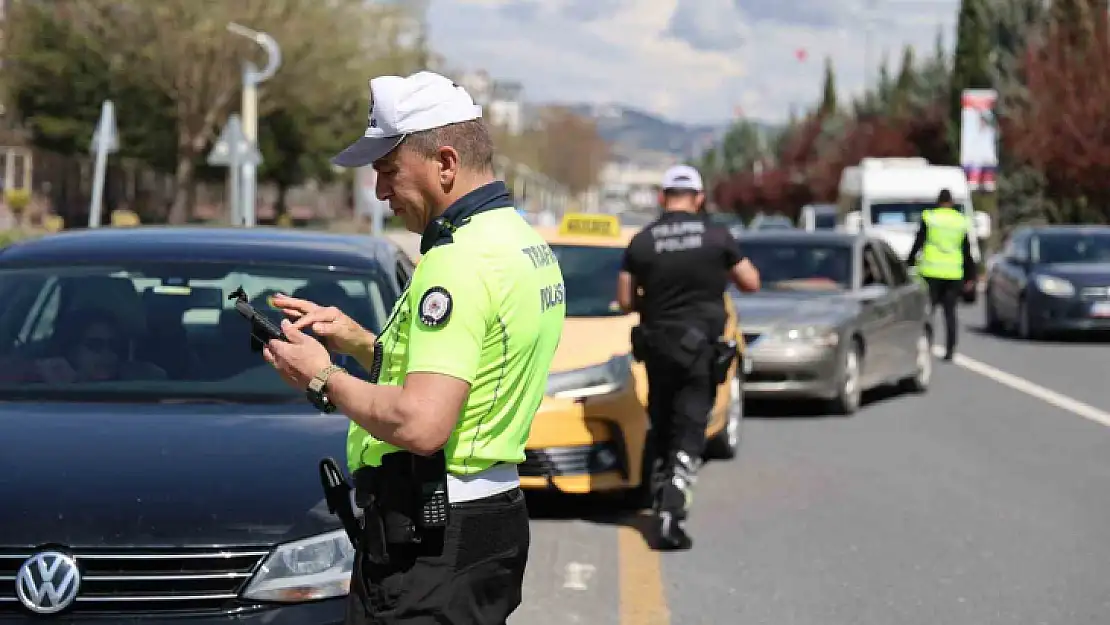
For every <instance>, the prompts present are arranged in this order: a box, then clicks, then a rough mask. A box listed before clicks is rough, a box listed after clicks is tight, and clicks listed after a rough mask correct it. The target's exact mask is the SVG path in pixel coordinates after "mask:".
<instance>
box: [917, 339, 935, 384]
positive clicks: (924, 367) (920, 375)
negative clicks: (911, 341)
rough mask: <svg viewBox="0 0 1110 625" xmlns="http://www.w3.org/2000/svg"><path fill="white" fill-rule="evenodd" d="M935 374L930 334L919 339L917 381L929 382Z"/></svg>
mask: <svg viewBox="0 0 1110 625" xmlns="http://www.w3.org/2000/svg"><path fill="white" fill-rule="evenodd" d="M932 375H933V348H932V342H931V341H929V335H927V334H922V335H921V337H920V338H918V339H917V381H918V382H920V383H921V384H927V383H928V382H929V378H930V377H932Z"/></svg>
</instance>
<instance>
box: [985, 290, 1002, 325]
mask: <svg viewBox="0 0 1110 625" xmlns="http://www.w3.org/2000/svg"><path fill="white" fill-rule="evenodd" d="M983 322H984V323H983V325H984V326H985V327H986V329H987V332H990V333H991V334H998V335H1001V334H1003V333H1004V332H1005V327H1004V325H1003V323H1002V320H1001V319H999V318H998V310H997V309H996V308H995V307H994V300H993V299H991V290H990V285H989V284H988V285H987V290H986V291H984V292H983Z"/></svg>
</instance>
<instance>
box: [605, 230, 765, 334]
mask: <svg viewBox="0 0 1110 625" xmlns="http://www.w3.org/2000/svg"><path fill="white" fill-rule="evenodd" d="M742 259H743V255H742V254H741V253H740V246H739V244H738V243H737V242H736V239H734V238H732V234H731V233H729V231H728V228H726V227H724V226H722V225H719V224H715V223H712V222H710V221H709V220H708V219H706V218H705V217H704V216H702V215H695V214H691V213H685V212H678V211H674V212H666V213H663V215H662V216H661V217H659V219H657V220H655V221H654V222H652V223H651V224H649V225H648V226H646V227H645V228H644V229H643V230H641V231H640V232H638V233H637V234H636V236H634V237H632V241H631V242H630V243H629V244H628V249H626V250H625V252H624V259H623V262H622V265H621V269H623V270H624V271H627V272H628V273H630V274H632V277H633V281H634V286H635V287H642V288H643V291H644V293H643V297H642V298H638V299H637V306H636V309H637V312H639V313H640V320H641V322H642V323H643V324H644V325H652V324H658V323H667V324H672V323H680V324H691V325H696V326H697V327H700V328H701V329H702V331H703V332H705V333H706V335H707V336H710V337H716V336H720V334H721V332H723V331H724V326H725V307H724V293H725V289H726V288H727V287H728V284H729V276H728V273H729V271H730V270H731V269H732V268H733V267H734V266H735V265H736V263H738V262H740V261H741V260H742Z"/></svg>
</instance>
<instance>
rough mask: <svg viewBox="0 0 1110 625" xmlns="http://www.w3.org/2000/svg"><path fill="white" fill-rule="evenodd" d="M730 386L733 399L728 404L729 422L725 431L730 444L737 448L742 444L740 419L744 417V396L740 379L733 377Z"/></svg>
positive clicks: (731, 446)
mask: <svg viewBox="0 0 1110 625" xmlns="http://www.w3.org/2000/svg"><path fill="white" fill-rule="evenodd" d="M729 386H730V389H729V390H730V391H731V399H730V401H729V406H728V423H726V424H725V432H726V436H727V437H728V446H729V447H730V448H735V447H736V446H738V445H739V444H740V420H741V419H742V418H743V411H744V397H743V395H742V393H743V389H742V388H741V387H740V380H739V379H736V378H733V379H732V382H730V383H729Z"/></svg>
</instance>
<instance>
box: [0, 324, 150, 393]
mask: <svg viewBox="0 0 1110 625" xmlns="http://www.w3.org/2000/svg"><path fill="white" fill-rule="evenodd" d="M67 316H68V317H70V318H71V319H70V320H69V321H68V322H62V321H61V320H60V321H59V322H58V323H56V324H55V330H54V332H55V333H54V337H53V340H52V343H53V345H54V346H55V348H56V352H57V355H55V356H47V357H44V358H37V359H32V360H26V361H23V362H19V361H18V360H17V361H16V362H12V363H6V365H5V366H3V367H0V378H3V379H5V380H9V381H21V382H41V383H51V384H57V383H81V382H86V383H87V382H113V381H120V380H127V381H131V380H160V379H165V378H166V372H165V371H163V370H162V369H160V368H159V367H157V366H155V365H152V364H150V363H146V362H141V361H137V360H133V359H132V358H131V354H132V353H133V351H134V338H133V337H131V336H129V335H128V334H127V333H126V331H125V330H124V328H123V326H122V325H121V324H120V322H119V320H118V319H117V318H116V316H115V315H113V314H112V313H110V312H108V311H104V310H88V311H74V312H73V313H71V314H70V315H67Z"/></svg>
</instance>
